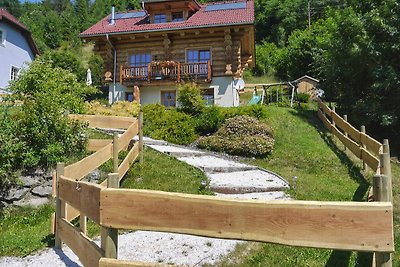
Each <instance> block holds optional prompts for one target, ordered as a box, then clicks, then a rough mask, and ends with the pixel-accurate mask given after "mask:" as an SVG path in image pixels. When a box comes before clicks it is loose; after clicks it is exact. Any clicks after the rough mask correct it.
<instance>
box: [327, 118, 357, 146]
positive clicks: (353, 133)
mask: <svg viewBox="0 0 400 267" xmlns="http://www.w3.org/2000/svg"><path fill="white" fill-rule="evenodd" d="M332 120H333V121H334V122H335V123H336V126H337V127H339V128H340V129H341V130H342V131H344V132H346V133H347V134H348V135H349V136H350V137H351V139H353V140H354V141H356V142H357V143H360V131H359V130H357V129H356V128H354V127H353V126H352V125H351V124H350V123H348V122H347V121H345V120H344V119H342V117H340V116H339V115H338V114H337V113H336V112H332Z"/></svg>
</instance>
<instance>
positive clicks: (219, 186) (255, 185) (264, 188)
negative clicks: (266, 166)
mask: <svg viewBox="0 0 400 267" xmlns="http://www.w3.org/2000/svg"><path fill="white" fill-rule="evenodd" d="M207 177H208V179H209V180H210V188H211V190H212V191H214V192H217V193H223V194H243V193H255V192H272V191H284V190H286V189H289V184H288V183H287V182H286V181H284V180H283V179H282V178H280V177H279V176H277V175H274V174H272V173H269V172H266V171H263V170H258V169H257V170H249V171H238V172H229V173H207Z"/></svg>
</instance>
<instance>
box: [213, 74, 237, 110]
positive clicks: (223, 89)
mask: <svg viewBox="0 0 400 267" xmlns="http://www.w3.org/2000/svg"><path fill="white" fill-rule="evenodd" d="M210 88H214V97H215V98H214V99H215V100H214V104H215V105H216V106H221V107H237V106H239V92H238V91H237V90H236V89H235V88H233V78H232V77H213V80H212V82H211V85H210Z"/></svg>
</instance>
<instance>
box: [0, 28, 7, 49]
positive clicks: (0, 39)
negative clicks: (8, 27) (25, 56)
mask: <svg viewBox="0 0 400 267" xmlns="http://www.w3.org/2000/svg"><path fill="white" fill-rule="evenodd" d="M0 46H6V32H5V30H3V29H0Z"/></svg>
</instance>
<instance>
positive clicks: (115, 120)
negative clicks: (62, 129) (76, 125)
mask: <svg viewBox="0 0 400 267" xmlns="http://www.w3.org/2000/svg"><path fill="white" fill-rule="evenodd" d="M68 117H69V118H70V119H74V120H81V121H87V122H89V127H92V128H117V129H127V128H129V126H131V124H132V123H133V122H135V121H137V120H136V119H135V118H131V117H119V116H101V115H80V114H70V115H69V116H68Z"/></svg>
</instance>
